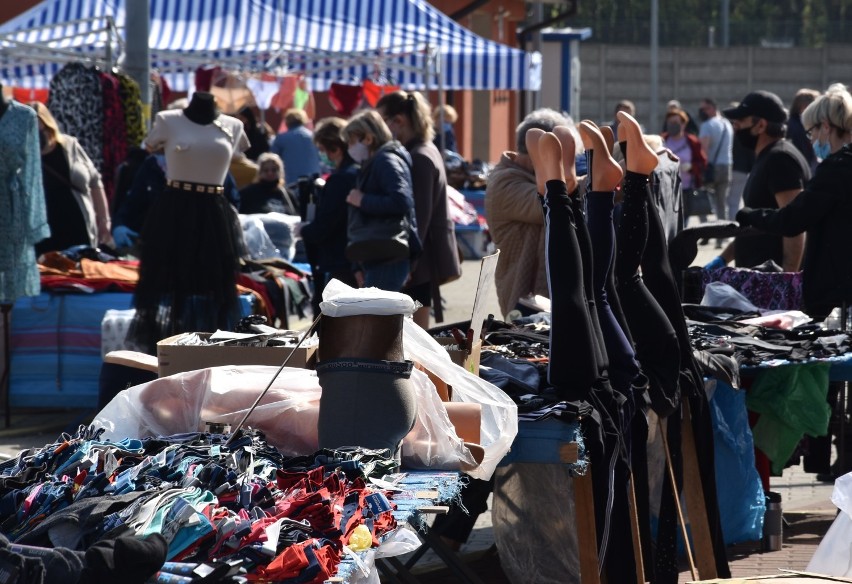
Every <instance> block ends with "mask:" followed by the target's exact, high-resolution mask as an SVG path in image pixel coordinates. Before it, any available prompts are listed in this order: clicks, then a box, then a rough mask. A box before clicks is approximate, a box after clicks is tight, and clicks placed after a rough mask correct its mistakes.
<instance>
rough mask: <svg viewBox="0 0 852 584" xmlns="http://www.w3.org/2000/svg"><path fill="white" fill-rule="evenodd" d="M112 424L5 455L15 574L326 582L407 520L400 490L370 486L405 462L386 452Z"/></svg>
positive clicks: (1, 507)
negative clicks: (294, 451)
mask: <svg viewBox="0 0 852 584" xmlns="http://www.w3.org/2000/svg"><path fill="white" fill-rule="evenodd" d="M102 433H103V430H102V429H94V428H85V427H81V428H80V429H79V430H78V432H77V434H76V435H75V436H68V435H65V436H64V437H63V438H61V439H60V440H58V441H56V442H55V443H53V444H48V445H46V446H44V447H42V448H37V449H29V450H24V451H22V452H21V453H20V454H19V455H18V456H17V457H16V458H14V459H10V460H9V461H6V462H4V463H3V464H0V533H1V534H2V535H3V536H5V538H8V539H7V540H3V539H0V564H4V563H5V564H8V565H10V566H13V568H14V569H15V570H16V573H19V574H24V573H25V572H26V574H29V575H30V576H29V577H23V576H22V577H23V579H20V580H13V581H21V582H42V581H45V582H78V581H79V582H115V581H117V579H118V578H121V580H122V581H123V582H139V583H142V582H146V581H148V579H149V578H151V577H153V578H155V579H156V581H161V582H180V583H189V582H205V583H207V582H245V581H254V580H263V581H268V580H271V581H276V582H300V583H306V582H324V581H325V580H327V579H328V578H330V577H332V576H334V575H335V574H336V573H337V571H338V567H339V565H340V563H341V557H342V555H343V553H344V548H345V546H347V545H348V546H350V547H352V548H354V547H356V546H355V545H354V544H353V543H352V542H351V541H350V540H351V539H352V538H353V534H355V533H358V534H359V536H361V538H362V540H361V542H362V543H361V549H363V546H364V544H363V537H364V536H366V542H367V543H366V547H367V548H369V547H371V546H378V545H379V541H380V540H381V539H382V538H384V537H385V536H386V535H388V534H390V533H391V532H392V531H393V530H394V529H395V528H396V526H397V520H396V519H395V517H394V514H393V512H394V510H395V505H394V504H393V503H392V502H391V501H390V498H391V493H390V492H389V491H383V490H379V489H376V488H373V487H368V486H367V481H368V480H369V478H370V477H371V476H374V477H377V478H378V477H384V476H385V475H387V474H388V473H390V472H392V471H393V470H394V466H395V463H394V462H393V460H392V459H391V457H390V456H389V454H390V453H389V452H387V451H381V450H379V451H370V450H364V449H360V448H352V449H341V450H334V451H332V450H323V451H319V452H317V453H315V454H313V455H310V456H301V457H295V458H286V459H285V458H284V457H282V455H281V454H280V453H279V452H278V451H277V450H276V449H275V448H273V447H271V446H270V445H269V444H268V443H267V442H266V440H265V439H264V437H263V435H262V434H261V433H259V432H256V431H247V432H240V433H238V434H236V435H235V436H234V437H233V438H232V440H231V442H230V443H227V439H228V437H227V436H225V435H222V434H209V433H187V434H181V435H175V436H168V437H156V438H145V439H142V440H137V439H125V440H121V441H119V442H109V441H103V440H100V437H101V434H102ZM346 549H349V548H346ZM122 555H124V556H127V557H130V556H133V557H136V558H137V559H136V560H134V561H133V562H131V563H126V562H125V560H126V557H125V560H121V558H120V557H119V556H122ZM124 556H122V557H124ZM16 558H19V559H20V561H18V562H17V564H15V561H16ZM15 566H17V567H15ZM95 574H96V575H97V576H96V575H95ZM27 578H29V579H27Z"/></svg>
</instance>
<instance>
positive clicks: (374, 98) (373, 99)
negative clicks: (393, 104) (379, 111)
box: [364, 79, 399, 107]
mask: <svg viewBox="0 0 852 584" xmlns="http://www.w3.org/2000/svg"><path fill="white" fill-rule="evenodd" d="M394 91H399V85H379V84H378V83H376V82H374V81H373V80H371V79H365V80H364V99H366V100H367V103H369V104H370V107H376V104H377V103H378V102H379V100H380V99H381V98H382V96H384V95H387V94H388V93H393V92H394Z"/></svg>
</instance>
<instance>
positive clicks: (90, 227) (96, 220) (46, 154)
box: [28, 102, 112, 255]
mask: <svg viewBox="0 0 852 584" xmlns="http://www.w3.org/2000/svg"><path fill="white" fill-rule="evenodd" d="M28 105H29V106H30V107H31V108H33V109H34V110H35V112H36V115H37V116H38V134H39V143H40V146H41V168H42V179H43V181H44V197H45V203H46V205H47V223H48V225H49V226H50V237H49V238H47V239H45V240H42V241H41V242H39V243H37V244H36V253H37V254H39V255H41V254H43V253H45V252H48V251H61V250H64V249H67V248H69V247H72V246H75V245H88V246H91V247H97V246H98V245H99V244H102V243H103V244H110V245H111V244H112V235H111V234H110V216H109V206H108V204H107V199H106V195H105V193H104V187H103V183H102V182H101V175H100V173H99V172H98V170H97V169H96V168H95V165H94V164H93V163H92V161H91V159H90V158H89V156H88V155H87V154H86V151H85V150H83V147H82V146H81V145H80V143H79V142H78V141H77V139H76V138H74V137H72V136H69V135H67V134H63V133H62V132H60V131H59V125H58V124H57V123H56V119H55V118H54V117H53V114H51V113H50V110H48V109H47V106H45V105H44V104H43V103H41V102H32V103H30V104H28Z"/></svg>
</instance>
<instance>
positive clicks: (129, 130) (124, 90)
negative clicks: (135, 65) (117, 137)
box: [115, 71, 145, 161]
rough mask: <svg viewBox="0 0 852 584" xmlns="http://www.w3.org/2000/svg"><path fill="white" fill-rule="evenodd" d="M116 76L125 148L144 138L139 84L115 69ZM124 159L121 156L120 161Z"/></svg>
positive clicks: (136, 143) (135, 145)
mask: <svg viewBox="0 0 852 584" xmlns="http://www.w3.org/2000/svg"><path fill="white" fill-rule="evenodd" d="M115 76H116V77H117V78H118V95H119V97H120V98H121V104H122V109H123V110H124V128H125V134H126V138H127V148H128V149H130V148H134V147H137V146H139V145H140V144H142V140H143V139H144V138H145V124H144V122H143V121H142V94H141V91H140V90H139V84H138V83H136V81H134V80H133V78H132V77H130V75H128V74H127V73H124V72H123V71H116V72H115ZM123 160H124V159H123V158H122V161H123Z"/></svg>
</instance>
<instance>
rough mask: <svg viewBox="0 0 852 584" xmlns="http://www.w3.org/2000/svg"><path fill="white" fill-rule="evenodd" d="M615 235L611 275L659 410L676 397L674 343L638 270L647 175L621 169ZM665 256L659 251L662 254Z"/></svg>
mask: <svg viewBox="0 0 852 584" xmlns="http://www.w3.org/2000/svg"><path fill="white" fill-rule="evenodd" d="M622 189H623V191H624V203H623V204H622V212H621V222H620V223H619V226H618V229H617V232H616V236H617V252H616V262H615V280H616V285H617V289H618V297H619V299H620V301H621V305H622V307H623V308H624V314H625V316H626V317H627V323H628V326H629V327H630V332H631V334H632V336H633V339H634V341H635V342H636V356H637V357H638V359H639V363H640V364H641V366H642V371H643V372H644V373H645V375H647V376H648V379H649V382H650V385H649V388H648V394H649V397H650V398H651V407H652V408H654V411H656V412H657V413H658V414H659V415H661V416H668V415H669V414H671V413H672V412H673V411H674V410H675V408H676V407H677V405H678V403H679V402H680V385H679V383H678V381H679V375H680V359H673V358H672V356H673V355H679V352H680V346H679V344H678V340H677V335H676V334H675V331H674V328H673V327H672V324H671V322H670V321H669V319H668V318H667V317H666V314H665V312H663V309H662V308H660V305H659V303H658V302H657V300H656V299H655V298H654V297H653V296H652V295H651V293H650V292H649V291H648V289H647V288H646V287H645V284H644V282H643V281H642V276H641V275H640V274H639V265H640V263H641V261H642V256H643V254H644V252H645V247H646V244H647V240H648V198H649V192H648V176H647V175H642V174H638V173H635V172H630V171H627V174H626V175H625V177H624V182H623V183H622ZM664 257H665V256H664Z"/></svg>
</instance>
